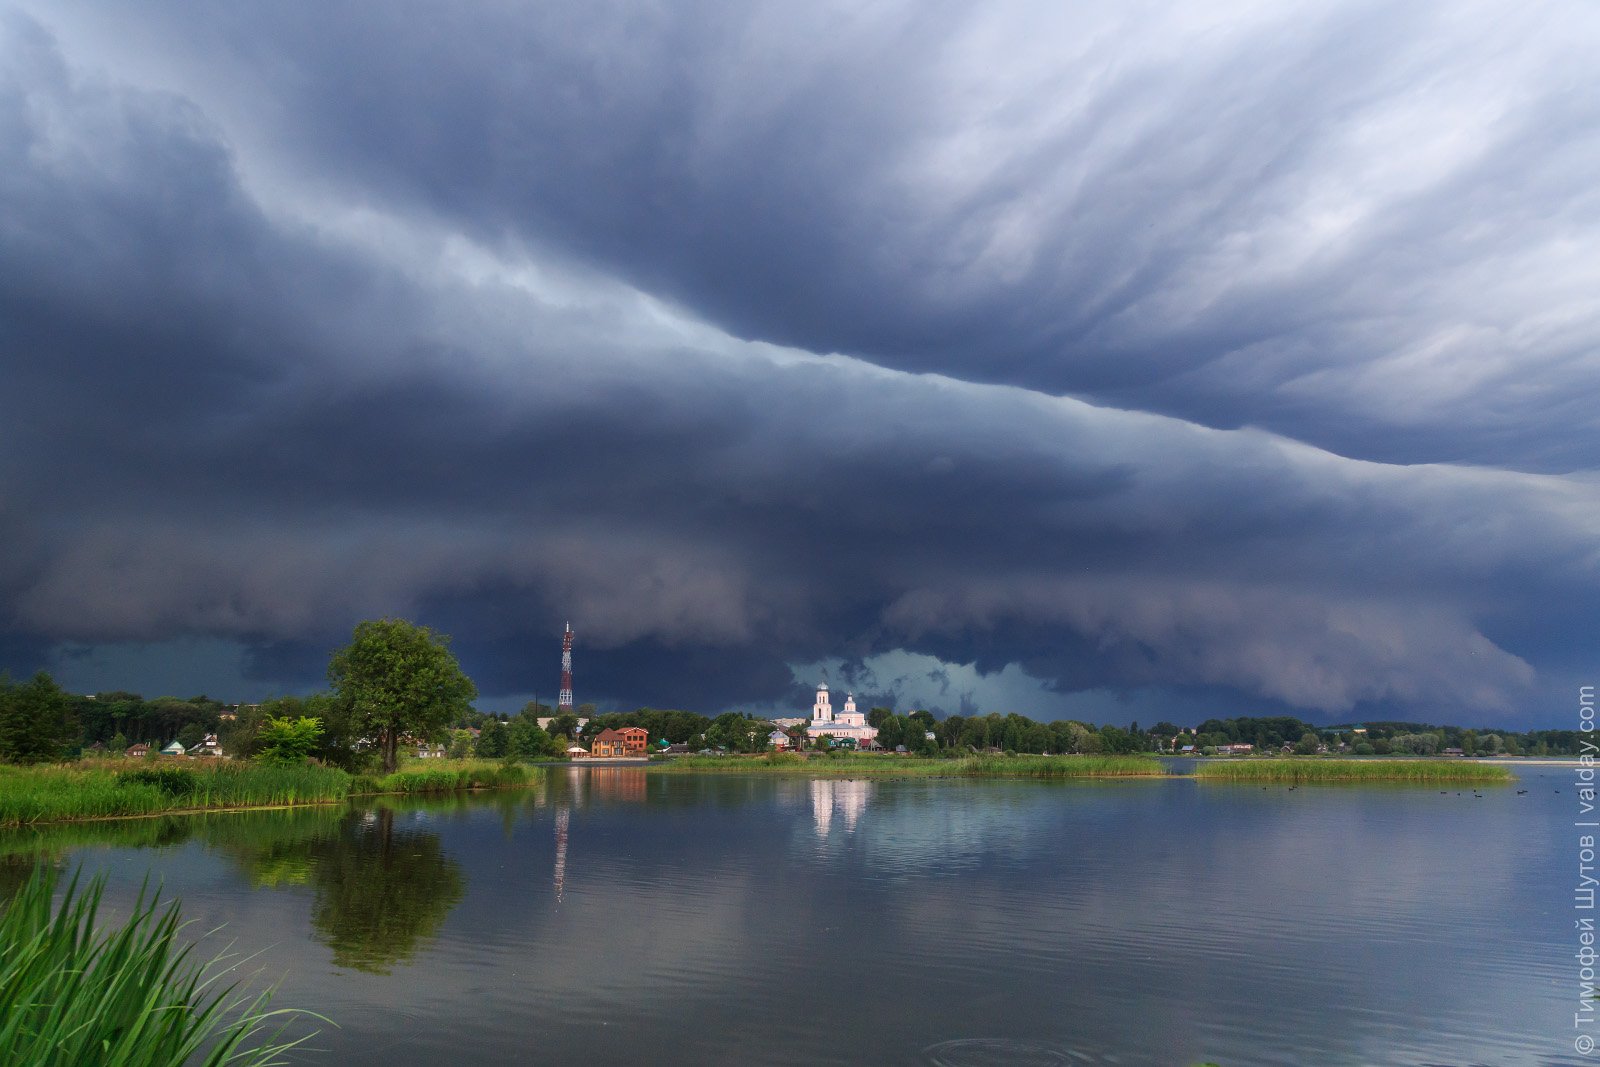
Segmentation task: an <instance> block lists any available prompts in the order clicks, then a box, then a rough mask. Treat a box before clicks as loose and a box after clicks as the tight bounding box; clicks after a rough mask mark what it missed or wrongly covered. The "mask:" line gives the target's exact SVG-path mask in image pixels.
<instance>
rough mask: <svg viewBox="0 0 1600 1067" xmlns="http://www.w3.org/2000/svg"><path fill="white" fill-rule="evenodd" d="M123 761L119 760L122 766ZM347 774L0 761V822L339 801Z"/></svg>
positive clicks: (230, 766) (247, 766)
mask: <svg viewBox="0 0 1600 1067" xmlns="http://www.w3.org/2000/svg"><path fill="white" fill-rule="evenodd" d="M119 764H120V765H119ZM349 792H350V776H349V775H348V774H346V773H345V772H344V771H341V770H337V769H335V768H332V767H317V766H313V765H310V764H306V765H303V766H298V767H274V766H266V765H264V764H259V763H244V762H234V761H227V762H220V761H219V762H217V763H195V764H186V763H171V764H168V763H164V762H160V761H152V763H150V764H147V765H141V764H137V763H136V764H134V765H133V766H131V767H130V766H128V764H127V763H126V762H125V761H119V763H112V764H111V765H109V766H108V765H106V764H105V763H96V764H87V765H79V766H50V767H37V766H36V767H7V766H0V827H14V826H28V825H31V824H34V823H48V822H62V821H67V820H72V819H109V818H117V817H119V816H128V815H154V814H159V813H161V812H177V811H194V810H203V809H207V808H243V807H275V806H288V805H294V804H316V803H324V802H327V801H331V800H342V799H343V798H344V797H346V796H347V795H348V794H349Z"/></svg>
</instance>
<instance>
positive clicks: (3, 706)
mask: <svg viewBox="0 0 1600 1067" xmlns="http://www.w3.org/2000/svg"><path fill="white" fill-rule="evenodd" d="M76 736H77V725H76V724H75V723H74V722H73V721H72V714H71V704H70V702H69V701H68V699H67V694H65V693H63V692H62V691H61V687H60V686H58V685H56V683H55V681H54V679H52V678H51V677H50V676H49V675H48V674H46V673H44V672H43V671H40V672H39V673H38V674H36V675H34V676H33V680H32V681H30V682H27V683H25V684H23V685H14V684H12V682H11V679H9V678H7V677H5V676H3V675H0V759H4V760H8V761H10V762H12V763H44V762H47V761H50V760H58V759H60V758H61V757H62V755H63V754H64V753H65V751H66V748H67V746H68V745H69V744H72V743H73V740H74V739H75V738H76Z"/></svg>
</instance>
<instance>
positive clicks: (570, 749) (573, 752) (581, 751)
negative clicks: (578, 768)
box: [567, 745, 589, 759]
mask: <svg viewBox="0 0 1600 1067" xmlns="http://www.w3.org/2000/svg"><path fill="white" fill-rule="evenodd" d="M588 756H589V750H588V749H586V748H584V747H583V746H582V745H568V746H567V758H568V759H587V758H588Z"/></svg>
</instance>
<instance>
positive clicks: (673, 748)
mask: <svg viewBox="0 0 1600 1067" xmlns="http://www.w3.org/2000/svg"><path fill="white" fill-rule="evenodd" d="M661 751H662V752H664V753H666V754H667V755H669V756H687V755H688V754H689V753H690V752H692V751H694V750H693V749H691V748H690V747H689V746H688V745H683V744H678V745H668V746H667V747H666V748H663V749H662V750H661Z"/></svg>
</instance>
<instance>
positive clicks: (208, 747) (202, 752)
mask: <svg viewBox="0 0 1600 1067" xmlns="http://www.w3.org/2000/svg"><path fill="white" fill-rule="evenodd" d="M189 754H190V755H191V756H205V757H208V758H211V759H217V758H219V757H221V755H222V743H221V742H219V741H218V740H217V735H216V734H206V737H205V740H204V741H201V742H200V743H199V744H198V745H196V746H194V748H193V749H191V750H190V752H189Z"/></svg>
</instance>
